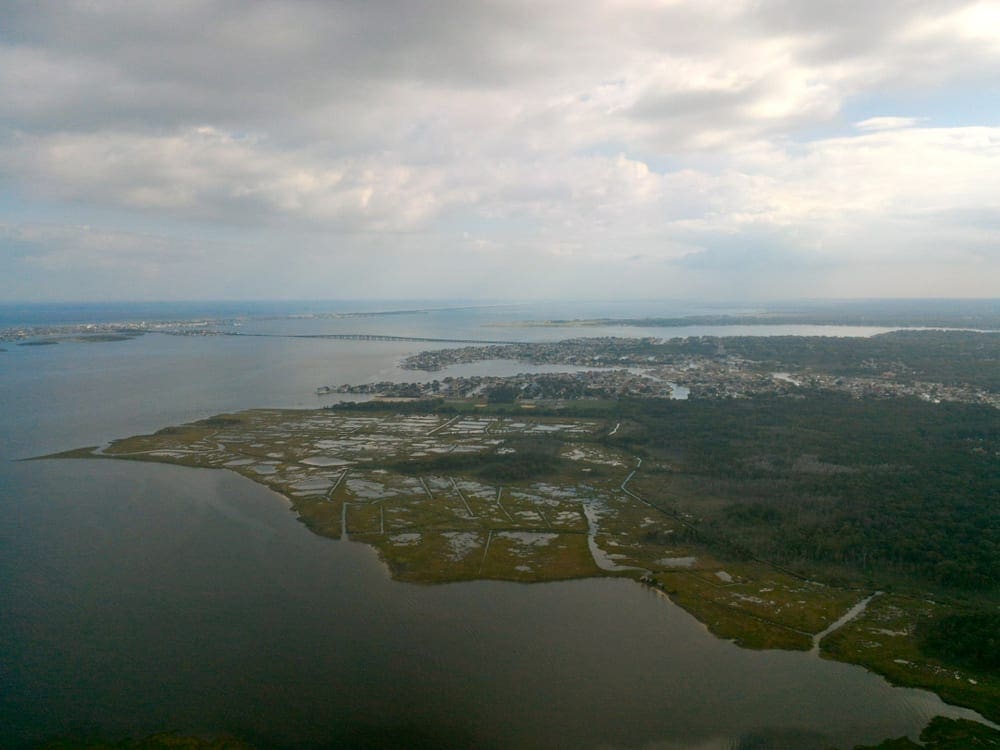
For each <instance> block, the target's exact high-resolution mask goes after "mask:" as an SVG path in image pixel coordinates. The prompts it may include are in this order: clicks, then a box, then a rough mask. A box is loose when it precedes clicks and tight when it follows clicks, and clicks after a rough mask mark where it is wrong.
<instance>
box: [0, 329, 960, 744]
mask: <svg viewBox="0 0 1000 750" xmlns="http://www.w3.org/2000/svg"><path fill="white" fill-rule="evenodd" d="M402 322H403V323H404V324H406V325H413V326H421V325H425V324H424V323H419V322H414V321H412V320H411V321H405V320H403V321H402ZM463 325H465V326H468V325H469V324H468V322H464V323H461V324H460V325H456V326H454V327H452V328H448V327H446V326H441V327H440V328H439V329H438V330H439V331H440V332H441V333H442V334H448V333H450V332H451V331H454V330H458V329H460V328H461V327H462V326H463ZM419 346H420V345H419V344H406V343H386V342H380V343H365V342H351V341H315V340H302V339H259V338H246V339H244V338H231V337H226V338H177V337H168V336H156V335H151V336H145V337H142V338H139V339H136V340H133V341H126V342H115V343H105V344H61V345H58V346H50V347H13V348H10V350H9V351H8V352H6V353H3V354H0V408H2V417H0V601H2V606H0V746H2V747H12V748H17V747H28V746H31V745H32V744H33V743H36V742H38V741H39V740H41V739H43V738H45V737H48V736H51V735H53V734H66V733H76V734H88V733H98V734H102V735H103V736H106V737H110V738H120V737H124V736H127V735H142V734H146V733H151V732H154V731H159V730H179V731H187V732H219V731H226V732H232V733H235V734H237V735H240V736H243V737H245V738H247V739H249V740H252V741H256V742H258V743H259V744H260V745H261V746H282V747H308V746H315V745H324V744H326V745H330V744H332V745H339V746H359V745H360V746H364V745H366V744H367V745H372V744H374V745H386V746H415V745H416V744H418V743H419V742H423V743H424V745H426V746H430V747H448V746H476V747H553V746H559V747H657V748H690V749H694V748H697V749H698V750H707V749H710V748H737V747H747V748H749V747H753V748H769V747H770V748H826V747H828V746H830V745H837V746H840V747H844V748H847V747H851V746H852V745H854V744H856V743H858V742H865V741H877V740H880V739H882V738H885V737H888V736H898V735H900V734H904V733H909V734H911V735H913V736H915V735H916V733H917V732H919V730H920V728H921V727H922V726H923V725H924V724H925V723H926V721H927V719H928V718H929V717H930V716H933V715H934V714H936V713H946V714H950V715H968V714H967V712H963V711H961V710H957V709H950V708H948V707H946V706H944V705H943V704H941V703H940V701H938V699H937V698H935V697H934V696H932V695H930V694H928V693H924V692H921V691H915V690H901V689H897V688H892V687H890V686H889V685H888V684H887V683H885V681H884V680H882V679H881V678H879V677H877V676H875V675H872V674H869V673H867V672H866V671H865V670H863V669H861V668H859V667H853V666H849V665H843V664H836V663H831V662H825V661H822V660H820V659H817V658H815V657H812V656H810V655H808V654H802V653H788V652H763V653H762V652H753V651H746V650H742V649H739V648H736V647H735V646H733V645H732V644H729V643H727V642H724V641H720V640H718V639H716V638H714V637H713V636H711V635H710V634H708V633H707V632H706V631H705V629H704V628H703V627H702V626H701V625H700V624H699V623H698V622H697V621H695V620H694V619H693V618H691V617H690V616H689V615H687V614H686V613H685V612H684V611H683V610H680V609H679V608H677V607H675V606H673V605H672V604H671V603H670V602H669V601H667V600H666V599H664V598H663V597H661V596H659V595H657V594H656V593H654V592H652V591H649V590H647V589H644V588H642V587H640V586H638V585H636V584H633V583H631V582H627V581H611V580H588V581H577V582H570V583H559V584H545V585H534V586H523V585H516V584H504V583H493V582H477V583H471V584H460V585H459V584H455V585H448V586H435V587H420V586H412V585H406V584H398V583H395V582H393V581H391V580H389V579H388V577H387V576H386V574H385V571H384V570H383V568H382V566H381V565H380V564H379V562H378V560H377V558H376V557H375V555H374V554H373V553H372V552H371V551H370V550H369V549H368V548H366V547H364V546H362V545H359V544H355V543H350V542H335V541H331V540H326V539H322V538H319V537H316V536H315V535H313V534H311V533H310V532H308V531H307V530H306V529H305V528H304V527H303V526H301V525H300V524H298V523H297V522H296V521H295V519H294V515H293V514H292V513H291V512H290V511H289V510H288V506H287V503H286V502H285V501H284V500H283V499H282V498H281V497H280V496H277V495H275V494H273V493H271V492H269V491H267V490H265V489H264V488H262V487H260V486H258V485H255V484H253V483H251V482H249V481H248V480H245V479H243V478H241V477H238V476H236V475H233V474H229V473H227V472H222V471H206V470H192V469H183V468H179V467H169V466H159V465H155V466H154V465H143V464H132V463H127V462H116V461H99V460H89V461H39V462H13V461H12V460H11V459H16V458H23V457H26V456H31V455H37V454H39V453H43V452H49V451H55V450H61V449H66V448H70V447H74V446H79V445H87V444H94V443H101V442H104V441H107V440H109V439H112V438H115V437H121V436H125V435H129V434H134V433H137V432H143V431H148V430H153V429H157V428H159V427H162V426H165V425H168V424H172V423H177V422H179V421H183V420H188V419H192V418H197V417H203V416H207V415H209V414H212V413H217V412H220V411H225V410H231V409H237V408H246V407H253V406H281V407H296V406H301V407H312V406H315V405H316V404H317V399H316V397H315V396H314V395H313V389H314V388H315V386H316V384H318V383H331V382H333V383H335V382H351V381H366V380H370V379H372V378H376V377H379V378H381V377H383V376H386V375H389V376H404V374H403V373H399V372H398V371H396V370H394V363H395V362H396V361H397V360H398V358H399V357H400V356H402V355H404V354H406V353H408V352H411V351H414V350H415V349H416V348H417V347H419Z"/></svg>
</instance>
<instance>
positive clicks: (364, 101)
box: [0, 0, 1000, 301]
mask: <svg viewBox="0 0 1000 750" xmlns="http://www.w3.org/2000/svg"><path fill="white" fill-rule="evenodd" d="M2 16H3V20H2V22H0V301H55V300H94V301H107V300H169V299H295V298H300V299H347V298H350V299H366V298H378V299H388V298H407V299H418V298H419V299H454V298H462V299H475V298H484V299H486V298H488V299H545V298H549V299H630V298H642V299H656V298H699V299H779V298H781V299H788V298H803V297H815V298H824V297H836V298H850V297H997V296H1000V0H996V1H986V2H963V1H955V2H952V1H951V0H932V1H930V2H898V1H896V0H880V1H879V2H872V1H871V0H841V1H839V2H812V1H809V0H801V1H799V2H795V1H792V0H774V1H771V0H692V1H688V0H648V1H645V0H607V1H605V2H591V1H590V0H570V1H569V2H557V1H553V2H539V0H530V1H528V2H518V1H515V0H509V1H505V2H489V1H484V0H476V1H475V2H471V1H470V0H456V1H455V2H450V1H448V2H444V1H442V2H433V1H428V2H423V1H420V0H402V1H400V2H393V1H390V0H386V1H384V2H378V1H376V0H369V1H368V2H306V1H305V0H303V1H302V2H255V1H253V0H241V1H240V2H231V1H228V0H175V1H174V0H172V1H171V2H148V3H147V2H138V1H136V0H121V1H116V2H111V1H104V0H86V1H84V0H61V1H60V2H47V1H46V0H25V1H24V2H19V1H18V0H7V1H6V2H4V3H3V12H2Z"/></svg>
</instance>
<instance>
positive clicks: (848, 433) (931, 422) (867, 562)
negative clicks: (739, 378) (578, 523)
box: [621, 393, 1000, 590]
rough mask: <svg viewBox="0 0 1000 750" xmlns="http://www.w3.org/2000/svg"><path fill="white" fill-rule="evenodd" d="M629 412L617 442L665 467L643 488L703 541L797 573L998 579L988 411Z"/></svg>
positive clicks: (788, 407)
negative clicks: (837, 570)
mask: <svg viewBox="0 0 1000 750" xmlns="http://www.w3.org/2000/svg"><path fill="white" fill-rule="evenodd" d="M621 410H622V413H623V414H627V415H628V416H629V419H630V422H631V425H630V429H628V430H625V431H623V432H622V436H621V441H622V442H623V443H624V444H626V445H628V446H629V447H630V448H631V449H632V450H635V451H637V452H645V453H647V455H650V456H653V457H656V458H659V459H660V461H659V462H658V463H654V464H653V466H654V467H657V468H655V469H651V471H650V472H649V473H647V474H646V475H645V477H644V479H643V480H642V485H641V486H643V487H644V488H645V490H646V492H647V494H648V495H649V497H650V498H657V499H659V501H661V502H669V503H671V504H674V505H676V506H677V507H678V508H680V509H682V510H684V511H686V512H689V513H691V514H692V515H693V516H694V517H695V518H696V519H697V524H696V525H697V528H698V529H699V530H700V531H701V533H702V534H703V535H704V536H705V537H706V538H708V539H717V540H720V541H722V540H724V541H725V542H726V543H728V544H729V545H730V546H731V547H734V548H737V549H740V550H742V551H744V552H745V553H746V554H750V555H753V556H756V557H761V558H766V559H768V560H772V561H775V562H781V563H785V564H790V565H794V564H803V565H812V564H815V563H823V564H834V565H840V566H844V567H846V568H850V569H853V570H856V571H858V572H860V573H863V574H866V575H870V574H872V573H873V572H875V571H877V569H880V568H882V569H891V570H894V571H899V572H904V573H906V574H908V575H913V576H915V577H918V578H921V579H924V580H926V581H930V582H934V583H937V584H941V585H945V586H949V587H958V588H965V589H973V590H987V589H992V588H995V587H996V586H997V582H998V581H1000V412H997V410H995V409H993V408H990V407H983V406H973V405H968V404H927V403H925V402H922V401H919V400H916V399H888V400H874V399H872V400H857V399H851V398H849V397H846V396H841V395H838V394H831V393H816V394H812V395H810V397H808V398H802V399H791V398H787V397H786V398H782V397H765V398H758V399H748V400H741V401H729V402H719V401H692V402H676V401H663V402H661V401H651V400H644V401H641V402H638V403H624V402H623V403H622V404H621ZM637 479H638V477H637Z"/></svg>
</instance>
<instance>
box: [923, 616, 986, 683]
mask: <svg viewBox="0 0 1000 750" xmlns="http://www.w3.org/2000/svg"><path fill="white" fill-rule="evenodd" d="M917 635H918V636H919V637H920V649H921V650H922V651H923V652H924V653H926V654H928V655H929V656H932V657H936V658H939V659H943V660H945V661H949V662H953V663H955V664H964V665H966V666H968V667H970V668H972V669H977V670H982V671H989V672H994V673H997V674H998V675H1000V611H991V612H969V613H960V614H953V615H948V616H946V617H942V618H941V619H939V620H935V621H933V622H931V623H929V624H927V625H925V626H924V627H923V628H921V629H919V630H918V631H917Z"/></svg>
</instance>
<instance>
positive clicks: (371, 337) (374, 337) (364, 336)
mask: <svg viewBox="0 0 1000 750" xmlns="http://www.w3.org/2000/svg"><path fill="white" fill-rule="evenodd" d="M219 335H220V336H241V337H243V336H261V337H266V338H285V339H337V340H340V341H416V342H421V343H437V344H500V345H502V344H523V343H525V342H523V341H509V340H508V341H498V340H491V339H441V338H431V337H427V336H392V335H385V334H378V333H243V332H241V331H222V332H219Z"/></svg>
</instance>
